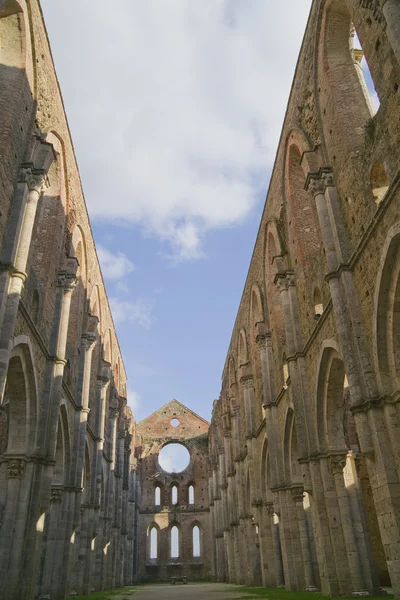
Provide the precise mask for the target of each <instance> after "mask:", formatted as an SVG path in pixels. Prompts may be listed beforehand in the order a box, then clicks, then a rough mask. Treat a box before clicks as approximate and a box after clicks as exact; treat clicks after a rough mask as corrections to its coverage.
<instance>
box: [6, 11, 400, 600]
mask: <svg viewBox="0 0 400 600" xmlns="http://www.w3.org/2000/svg"><path fill="white" fill-rule="evenodd" d="M355 32H357V36H358V38H359V40H360V44H361V46H362V48H358V47H355V46H354V39H355ZM357 43H358V42H357ZM363 56H365V59H366V61H367V63H368V65H369V69H370V72H371V76H372V79H373V82H374V85H375V88H376V92H377V96H378V98H379V104H380V105H379V108H378V110H377V111H376V112H375V111H374V110H373V108H372V102H371V98H370V96H369V92H368V89H367V86H366V82H365V80H364V76H363V72H362V68H361V61H362V60H363ZM399 86H400V2H399V0H313V1H312V3H311V11H310V17H309V21H308V24H307V28H306V32H305V36H304V41H303V45H302V48H301V51H300V56H299V60H298V64H297V69H296V73H295V77H294V82H293V87H292V90H291V94H290V98H289V103H288V108H287V112H286V116H285V121H284V124H283V129H282V135H281V139H280V143H279V147H278V151H277V156H276V161H275V165H274V169H273V173H272V178H271V183H270V187H269V191H268V195H267V199H266V203H265V207H264V211H263V215H262V219H261V223H260V228H259V232H258V236H257V239H256V243H255V248H254V253H253V257H252V260H251V264H250V268H249V272H248V276H247V279H246V282H245V286H244V290H243V295H242V299H241V302H240V306H239V310H238V314H237V318H236V322H235V325H234V328H233V333H232V338H231V342H230V345H229V348H228V354H227V358H226V362H225V366H224V369H223V374H222V391H221V395H220V398H219V400H217V401H215V402H214V405H213V413H212V421H211V425H209V424H208V423H207V422H206V421H204V420H203V419H201V418H200V417H199V416H197V415H196V414H194V413H193V412H192V411H190V410H189V409H188V408H186V407H185V406H183V405H182V404H180V403H179V402H177V401H176V400H172V401H171V402H170V403H168V404H166V405H165V406H163V407H162V408H161V409H159V410H158V411H157V412H156V413H154V414H153V415H151V416H150V417H148V418H147V419H145V420H144V421H142V422H141V423H139V424H136V422H135V420H134V418H133V415H132V413H131V411H130V409H129V408H128V407H127V400H126V388H127V382H126V374H125V369H124V363H123V360H122V356H121V352H120V348H119V345H118V340H117V337H116V333H115V328H114V324H113V321H112V316H111V312H110V307H109V304H108V300H107V295H106V291H105V288H104V283H103V279H102V276H101V271H100V267H99V263H98V260H97V255H96V250H95V246H94V241H93V237H92V234H91V229H90V223H89V218H88V214H87V209H86V204H85V200H84V196H83V191H82V187H81V183H80V178H79V171H78V167H77V164H76V160H75V155H74V150H73V145H72V140H71V137H70V133H69V129H68V123H67V119H66V115H65V112H64V107H63V101H62V97H61V92H60V89H59V86H58V82H57V77H56V73H55V70H54V65H53V61H52V57H51V50H50V47H49V42H48V39H47V34H46V29H45V25H44V22H43V17H42V13H41V8H40V2H39V0H0V600H39V599H42V600H45V599H47V600H63V599H65V598H67V597H69V596H70V595H72V596H74V595H79V594H84V593H88V592H90V591H91V590H101V589H109V588H112V587H116V586H119V585H122V584H131V583H133V582H135V581H138V580H143V581H160V580H167V579H168V578H170V577H173V576H181V575H185V576H187V577H188V578H189V579H194V580H195V579H206V578H209V577H212V578H213V579H215V580H217V581H230V582H236V583H246V584H260V585H264V586H278V585H279V586H283V585H284V586H285V587H286V588H287V589H288V590H310V591H311V590H317V589H319V590H321V591H322V592H323V593H324V594H327V595H335V596H337V595H349V594H361V595H367V594H372V593H376V592H377V591H378V590H379V588H380V587H382V586H390V585H391V586H392V587H393V589H394V592H395V594H396V596H397V597H400V404H399V399H400V189H399V182H400V169H399V165H400V91H399ZM271 88H273V82H271ZM205 376H206V374H205ZM173 419H176V420H177V422H176V421H175V422H174V421H173ZM171 443H178V444H181V445H183V446H185V447H186V448H187V449H188V451H189V453H190V463H189V466H188V467H187V468H186V469H185V470H183V471H182V472H180V473H175V472H171V473H168V472H166V471H165V470H163V469H162V468H161V467H160V464H159V460H158V456H159V453H160V451H161V450H162V448H163V447H164V446H166V445H168V444H171Z"/></svg>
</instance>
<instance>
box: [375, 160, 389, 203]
mask: <svg viewBox="0 0 400 600" xmlns="http://www.w3.org/2000/svg"><path fill="white" fill-rule="evenodd" d="M371 188H372V195H373V197H374V200H375V203H376V204H380V203H381V202H382V200H383V198H384V197H385V195H386V192H387V191H388V189H389V178H388V176H387V173H386V169H385V165H384V164H383V162H382V161H378V162H376V163H375V164H374V166H373V167H372V170H371Z"/></svg>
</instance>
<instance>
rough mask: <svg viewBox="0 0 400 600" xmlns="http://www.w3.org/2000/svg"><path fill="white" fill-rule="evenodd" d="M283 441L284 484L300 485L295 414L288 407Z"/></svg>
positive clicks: (290, 407) (291, 408)
mask: <svg viewBox="0 0 400 600" xmlns="http://www.w3.org/2000/svg"><path fill="white" fill-rule="evenodd" d="M283 439H284V442H283V443H284V449H283V463H284V469H285V480H286V483H287V484H301V482H302V477H301V472H300V466H299V463H298V458H299V450H298V444H297V431H296V423H295V413H294V409H293V407H292V406H289V407H288V409H287V411H286V419H285V432H284V438H283Z"/></svg>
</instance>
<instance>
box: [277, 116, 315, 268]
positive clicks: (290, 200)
mask: <svg viewBox="0 0 400 600" xmlns="http://www.w3.org/2000/svg"><path fill="white" fill-rule="evenodd" d="M305 154H306V155H308V157H312V163H313V169H316V168H317V164H316V157H315V155H314V156H313V154H314V153H312V148H311V146H310V143H309V141H308V139H307V137H306V135H305V134H304V133H303V131H302V130H300V129H299V128H296V129H292V130H291V131H289V133H288V135H287V138H286V144H285V175H284V181H285V203H286V221H287V223H286V227H287V237H288V239H287V249H288V251H289V254H290V258H291V264H292V268H296V266H298V267H301V269H307V268H309V266H310V265H311V266H312V265H313V261H315V260H316V259H317V257H319V255H320V249H321V247H322V240H321V234H320V228H319V223H318V215H317V211H316V207H315V202H314V200H313V198H312V195H311V194H309V193H308V192H307V191H306V190H305V189H304V186H305V180H306V175H307V173H308V171H309V162H308V161H307V160H303V157H304V155H305Z"/></svg>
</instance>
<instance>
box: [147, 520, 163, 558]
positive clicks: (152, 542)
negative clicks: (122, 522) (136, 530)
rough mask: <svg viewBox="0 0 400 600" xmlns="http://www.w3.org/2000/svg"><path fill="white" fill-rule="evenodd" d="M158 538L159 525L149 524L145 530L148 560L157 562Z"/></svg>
mask: <svg viewBox="0 0 400 600" xmlns="http://www.w3.org/2000/svg"><path fill="white" fill-rule="evenodd" d="M159 538H160V527H159V525H158V524H157V523H156V522H155V521H153V523H150V525H149V527H148V529H147V539H148V544H147V547H148V551H147V553H148V558H149V559H150V560H157V559H158V558H159V543H160V542H159Z"/></svg>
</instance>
